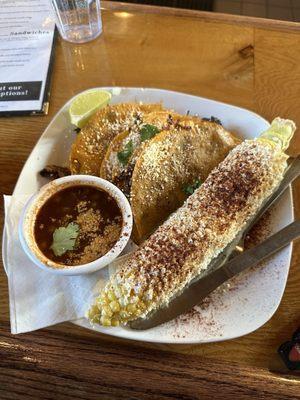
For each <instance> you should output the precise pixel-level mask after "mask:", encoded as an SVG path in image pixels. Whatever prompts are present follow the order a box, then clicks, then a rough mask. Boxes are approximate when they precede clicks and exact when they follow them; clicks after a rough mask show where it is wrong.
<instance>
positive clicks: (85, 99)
mask: <svg viewBox="0 0 300 400" xmlns="http://www.w3.org/2000/svg"><path fill="white" fill-rule="evenodd" d="M110 99H111V93H109V92H107V91H106V90H97V89H93V90H89V91H87V92H84V93H81V94H79V95H78V96H76V98H75V99H74V100H73V101H72V103H71V105H70V108H69V115H70V119H71V123H72V124H73V125H76V126H78V128H82V127H83V126H84V125H85V124H86V123H87V121H88V119H89V118H90V117H91V116H92V115H93V114H94V113H95V112H96V111H97V110H99V108H101V107H104V106H106V104H108V102H109V100H110Z"/></svg>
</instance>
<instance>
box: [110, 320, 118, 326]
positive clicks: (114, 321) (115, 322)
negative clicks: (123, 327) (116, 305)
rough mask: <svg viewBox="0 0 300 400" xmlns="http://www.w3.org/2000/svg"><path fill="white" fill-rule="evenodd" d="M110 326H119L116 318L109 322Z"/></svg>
mask: <svg viewBox="0 0 300 400" xmlns="http://www.w3.org/2000/svg"><path fill="white" fill-rule="evenodd" d="M111 325H112V326H119V325H120V321H119V320H118V319H116V318H113V319H112V320H111Z"/></svg>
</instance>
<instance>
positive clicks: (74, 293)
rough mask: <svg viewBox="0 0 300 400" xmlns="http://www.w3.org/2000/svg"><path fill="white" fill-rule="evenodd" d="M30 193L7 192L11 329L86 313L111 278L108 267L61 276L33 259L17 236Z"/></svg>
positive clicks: (36, 326)
mask: <svg viewBox="0 0 300 400" xmlns="http://www.w3.org/2000/svg"><path fill="white" fill-rule="evenodd" d="M29 197H30V196H28V195H24V196H4V204H5V229H4V237H3V264H4V267H5V270H6V273H7V276H8V284H9V306H10V322H11V332H12V333H22V332H29V331H33V330H36V329H39V328H43V327H46V326H50V325H54V324H57V323H59V322H63V321H70V320H74V319H78V318H81V317H83V316H84V314H85V312H86V310H87V309H88V307H89V304H90V302H91V301H92V298H93V297H94V296H95V295H96V294H97V293H98V292H99V289H100V288H101V287H102V286H103V285H104V283H105V280H106V279H107V278H108V268H104V269H102V270H100V271H97V272H95V273H93V274H88V275H79V276H61V275H55V274H52V273H50V272H47V271H44V270H42V269H40V268H39V267H37V266H36V265H35V264H33V263H32V261H30V259H29V258H28V257H27V255H26V254H25V253H24V251H23V249H22V247H21V244H20V241H19V236H18V224H19V219H20V215H21V212H22V209H23V207H24V205H25V204H26V202H27V201H28V199H29Z"/></svg>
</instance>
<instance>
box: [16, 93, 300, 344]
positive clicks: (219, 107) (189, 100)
mask: <svg viewBox="0 0 300 400" xmlns="http://www.w3.org/2000/svg"><path fill="white" fill-rule="evenodd" d="M105 89H107V90H110V91H112V93H113V97H112V103H120V102H129V101H143V102H160V101H162V102H163V104H164V106H166V107H168V108H172V109H174V110H175V111H178V112H180V113H186V112H187V111H188V110H189V112H190V114H198V115H199V116H202V117H210V116H212V115H213V116H215V117H218V118H219V119H221V121H222V123H223V125H224V126H225V128H227V129H229V130H232V131H234V132H236V133H238V134H239V135H240V136H241V137H243V138H253V137H255V136H257V135H259V134H260V133H261V132H262V131H264V130H265V129H267V128H268V126H269V123H268V122H267V121H266V120H265V119H263V118H262V117H260V116H259V115H257V114H255V113H253V112H251V111H248V110H245V109H242V108H239V107H235V106H232V105H229V104H225V103H220V102H217V101H213V100H209V99H205V98H202V97H196V96H191V95H188V94H184V93H177V92H171V91H167V90H159V89H141V88H105ZM71 101H72V99H71V100H70V101H69V102H68V103H67V104H65V106H64V107H63V108H62V109H61V110H60V111H59V112H58V113H57V115H56V116H55V117H54V118H53V120H52V121H51V123H50V124H49V126H48V127H47V129H46V130H45V132H44V133H43V135H42V136H41V138H40V140H39V141H38V143H37V144H36V146H35V148H34V149H33V151H32V153H31V155H30V157H29V158H28V160H27V162H26V164H25V166H24V168H23V170H22V172H21V174H20V177H19V180H18V182H17V185H16V187H15V191H14V193H15V194H30V193H34V192H36V190H38V189H39V187H40V186H41V185H42V184H43V183H44V182H45V180H43V179H42V178H40V177H39V175H38V172H39V171H40V170H41V169H42V168H43V167H44V166H45V165H46V164H57V165H65V164H67V158H68V154H69V149H70V145H71V143H72V141H73V139H74V137H75V134H74V132H73V129H72V127H71V124H70V122H69V118H68V113H67V110H68V107H69V104H70V102H71ZM292 220H293V209H292V197H291V192H290V191H287V192H286V193H285V194H284V195H283V196H282V198H281V200H280V201H279V203H278V205H277V206H276V209H275V211H273V213H272V216H271V221H270V232H273V231H277V230H278V229H280V228H282V227H283V226H285V225H287V224H288V223H290V222H292ZM291 249H292V247H291V246H289V247H287V248H285V249H284V250H282V251H281V252H279V253H278V254H276V256H274V257H272V258H271V259H270V260H268V262H266V263H265V264H264V265H262V266H260V268H255V269H254V270H252V271H248V272H247V273H245V274H243V275H242V276H240V277H238V278H236V279H235V280H234V282H232V283H231V287H230V289H228V288H227V289H221V290H218V291H217V292H215V293H214V294H213V295H212V296H210V298H209V300H208V301H207V302H205V305H202V306H201V307H198V308H197V309H196V310H194V311H193V312H192V313H191V314H189V315H186V316H182V317H180V318H178V319H177V320H175V321H172V322H170V323H167V324H165V325H163V326H161V327H158V328H154V329H150V330H147V331H133V330H130V329H126V328H121V327H118V328H104V327H100V326H99V327H95V328H94V329H95V330H97V331H99V332H102V333H107V334H110V335H114V336H119V337H123V338H128V339H135V340H142V341H148V342H160V343H203V342H214V341H219V340H226V339H232V338H235V337H238V336H242V335H246V334H247V333H250V332H252V331H254V330H255V329H257V328H259V327H260V326H261V325H263V324H264V323H265V322H267V321H268V320H269V319H270V318H271V316H272V315H273V314H274V312H275V311H276V309H277V307H278V305H279V303H280V300H281V297H282V295H283V292H284V288H285V285H286V280H287V276H288V271H289V264H290V258H291ZM75 323H76V324H78V325H81V326H83V327H85V328H88V329H92V328H91V327H90V325H89V323H88V322H87V321H86V320H84V319H81V320H78V321H75Z"/></svg>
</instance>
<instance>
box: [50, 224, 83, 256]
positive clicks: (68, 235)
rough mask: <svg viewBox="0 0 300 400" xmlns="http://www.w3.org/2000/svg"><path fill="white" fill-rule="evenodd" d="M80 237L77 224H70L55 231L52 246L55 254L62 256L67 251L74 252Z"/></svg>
mask: <svg viewBox="0 0 300 400" xmlns="http://www.w3.org/2000/svg"><path fill="white" fill-rule="evenodd" d="M78 235H79V225H78V224H76V223H75V222H70V223H69V224H68V225H67V226H62V227H60V228H57V229H55V231H54V233H53V243H52V245H51V249H52V250H53V253H54V254H55V255H56V256H62V255H63V254H64V253H65V252H66V251H68V250H74V248H75V243H76V239H77V236H78Z"/></svg>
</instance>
